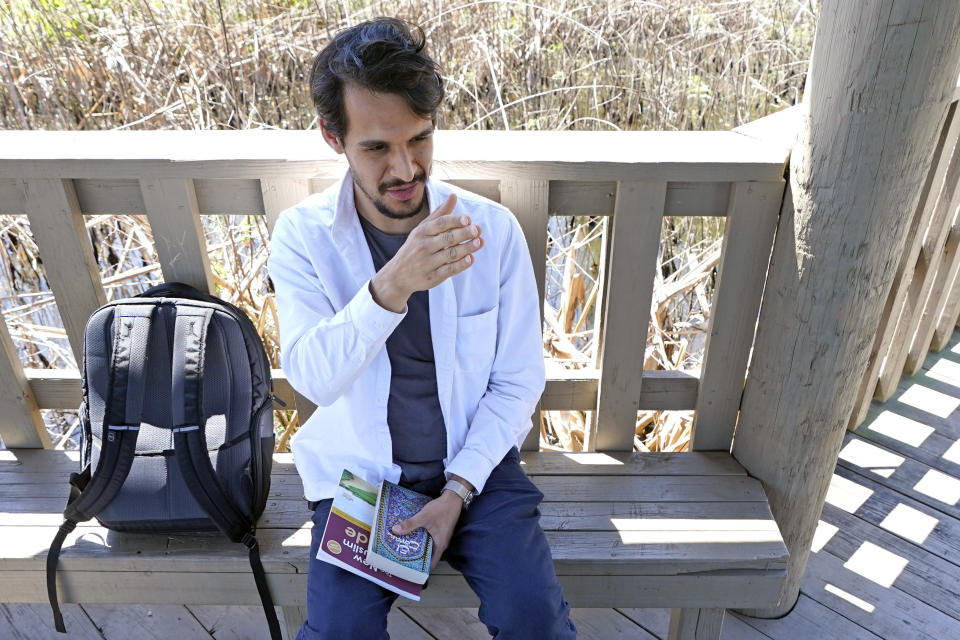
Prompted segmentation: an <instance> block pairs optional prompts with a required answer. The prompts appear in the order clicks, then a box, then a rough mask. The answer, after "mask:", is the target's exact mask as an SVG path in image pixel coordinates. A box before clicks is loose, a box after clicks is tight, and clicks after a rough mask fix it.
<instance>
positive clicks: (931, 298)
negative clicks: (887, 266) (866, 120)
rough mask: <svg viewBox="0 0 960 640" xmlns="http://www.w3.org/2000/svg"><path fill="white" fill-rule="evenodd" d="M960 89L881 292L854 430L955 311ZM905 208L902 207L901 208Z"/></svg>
mask: <svg viewBox="0 0 960 640" xmlns="http://www.w3.org/2000/svg"><path fill="white" fill-rule="evenodd" d="M958 142H960V87H957V89H956V91H955V92H954V94H953V100H952V101H951V103H950V105H949V107H948V109H947V113H946V117H945V118H944V122H943V127H942V128H941V130H940V136H939V138H938V141H937V146H936V148H935V149H934V153H933V161H932V162H931V164H930V168H929V170H928V172H927V179H926V181H925V182H924V185H923V190H922V191H921V192H920V200H919V202H918V204H917V208H916V211H914V212H910V213H911V214H912V216H911V220H910V227H909V229H908V231H907V238H906V244H905V246H904V250H903V254H902V255H901V256H900V260H899V262H898V263H897V273H896V276H895V279H894V282H893V286H892V287H891V289H890V293H889V295H888V296H887V301H886V305H885V306H884V310H883V315H882V317H881V320H880V326H879V328H878V330H877V334H876V337H875V338H874V342H873V349H872V351H871V353H870V363H869V364H868V365H867V372H866V375H865V376H864V378H863V381H862V382H861V385H860V390H859V393H858V395H857V402H856V405H855V406H854V410H853V414H852V415H851V417H850V423H849V425H848V426H849V428H850V429H854V428H856V426H857V425H859V424H860V423H861V422H863V421H864V419H865V418H866V417H867V410H868V409H869V408H870V401H871V400H878V401H880V402H886V401H887V400H888V399H889V398H890V397H891V396H892V395H893V393H894V392H895V391H896V390H897V385H898V384H899V382H900V378H901V376H903V375H907V376H912V375H914V374H915V373H917V371H919V370H920V367H921V366H922V365H923V361H924V359H925V358H926V354H927V352H928V351H940V350H941V349H943V348H944V347H945V346H946V344H947V341H948V340H949V339H950V336H951V335H953V328H954V327H955V326H957V323H958V316H960V282H957V274H958V273H960V251H958V250H957V249H958V245H960V144H958ZM905 213H906V212H905Z"/></svg>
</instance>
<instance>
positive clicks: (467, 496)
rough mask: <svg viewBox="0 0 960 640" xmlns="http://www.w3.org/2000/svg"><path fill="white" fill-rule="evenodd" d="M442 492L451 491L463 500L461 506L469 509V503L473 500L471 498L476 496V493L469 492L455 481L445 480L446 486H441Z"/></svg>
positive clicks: (460, 483)
mask: <svg viewBox="0 0 960 640" xmlns="http://www.w3.org/2000/svg"><path fill="white" fill-rule="evenodd" d="M443 490H444V491H452V492H453V493H455V494H457V495H458V496H460V499H461V500H463V506H464V507H469V506H470V502H471V501H472V500H473V497H474V496H475V495H477V493H476V491H471V490H470V489H467V487H466V486H464V484H463V483H462V482H457V481H456V480H453V479H451V480H447V484H445V485H443Z"/></svg>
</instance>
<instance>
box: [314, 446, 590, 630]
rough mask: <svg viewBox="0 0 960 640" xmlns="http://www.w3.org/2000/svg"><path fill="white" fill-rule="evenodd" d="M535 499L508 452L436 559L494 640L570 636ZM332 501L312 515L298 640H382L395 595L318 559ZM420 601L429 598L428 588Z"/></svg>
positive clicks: (517, 457)
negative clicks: (466, 588)
mask: <svg viewBox="0 0 960 640" xmlns="http://www.w3.org/2000/svg"><path fill="white" fill-rule="evenodd" d="M542 499H543V494H542V493H540V490H539V489H537V488H536V486H534V484H533V483H532V482H531V481H530V479H529V478H527V475H526V474H525V473H524V471H523V469H522V468H521V467H520V454H519V453H518V452H517V450H516V448H514V449H512V450H511V451H510V452H509V453H508V454H507V455H506V456H505V457H504V459H503V461H501V462H500V464H499V465H497V466H496V467H495V468H494V470H493V472H492V473H491V474H490V478H489V479H488V480H487V483H486V485H484V488H483V492H482V493H480V495H478V496H477V497H476V498H474V500H473V502H472V503H471V504H470V508H468V509H467V510H466V511H464V512H463V514H462V515H461V516H460V520H459V522H457V526H456V528H455V529H454V531H453V536H452V537H451V539H450V546H449V547H447V550H446V552H445V553H444V555H443V559H444V560H446V561H447V562H448V563H450V565H451V566H452V567H453V568H454V569H456V570H457V571H460V572H461V573H462V574H463V576H464V578H466V580H467V583H468V584H469V585H470V587H471V588H472V589H473V590H474V592H475V593H476V594H477V596H478V597H479V598H480V611H479V617H480V621H481V622H483V623H484V624H485V625H486V626H487V630H488V631H489V632H490V635H491V636H493V637H494V638H498V639H500V640H512V639H517V640H538V639H543V640H567V639H569V638H576V637H577V631H576V627H574V625H573V622H571V620H570V605H569V604H567V602H566V600H565V599H564V597H563V588H562V587H561V586H560V583H559V582H557V576H556V574H555V573H554V570H553V559H552V558H551V556H550V547H549V545H548V544H547V540H546V537H545V536H544V534H543V530H542V529H541V528H540V510H539V508H538V505H539V504H540V501H541V500H542ZM332 502H333V501H332V500H322V501H320V502H319V503H318V504H317V507H316V510H315V511H314V515H313V542H312V544H311V545H310V569H309V573H308V575H307V620H306V622H304V623H303V626H302V627H301V628H300V632H299V633H298V634H297V640H335V639H336V640H339V639H341V638H350V639H351V640H368V639H369V640H384V639H385V638H389V635H388V634H387V613H388V612H389V611H390V607H391V606H392V605H393V603H394V601H395V600H396V599H397V595H396V594H394V593H393V592H391V591H388V590H386V589H384V588H382V587H380V586H378V585H376V584H374V583H372V582H370V581H369V580H366V579H364V578H361V577H359V576H356V575H354V574H352V573H350V572H349V571H345V570H343V569H341V568H339V567H336V566H334V565H332V564H328V563H326V562H322V561H320V560H317V550H318V548H319V546H320V538H321V536H322V535H323V528H324V526H325V524H326V521H327V514H328V513H329V512H330V505H331V503H332ZM424 595H425V597H427V598H429V582H428V584H427V589H426V590H425V591H424Z"/></svg>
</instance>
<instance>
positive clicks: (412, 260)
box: [269, 18, 576, 640]
mask: <svg viewBox="0 0 960 640" xmlns="http://www.w3.org/2000/svg"><path fill="white" fill-rule="evenodd" d="M424 45H425V38H424V35H423V32H422V31H421V30H420V29H419V28H413V29H411V27H410V26H408V25H407V24H406V23H404V22H402V21H399V20H394V19H388V18H380V19H376V20H373V21H370V22H365V23H362V24H360V25H357V26H355V27H353V28H350V29H347V30H345V31H343V32H341V33H340V34H338V35H337V36H336V37H335V38H334V39H333V40H332V41H331V42H330V43H329V44H328V45H327V46H326V47H325V48H324V49H323V50H322V51H321V52H320V54H319V55H317V57H316V58H315V60H314V62H313V71H312V74H311V78H310V92H311V96H312V98H313V100H314V104H315V105H316V107H317V111H318V113H319V117H320V124H321V130H322V133H323V138H324V140H325V141H326V143H327V144H328V145H330V147H331V148H333V149H334V151H336V152H337V153H339V154H344V155H345V156H346V158H347V162H348V164H349V167H350V168H349V171H348V172H347V174H346V176H345V177H344V178H343V180H341V181H340V182H339V183H338V184H336V185H335V186H333V187H331V188H330V189H328V190H327V191H325V192H324V193H321V194H315V195H312V196H310V197H309V198H307V199H306V200H304V201H303V202H302V203H300V204H299V205H297V206H295V207H293V208H291V209H288V210H287V211H285V212H284V213H283V214H282V215H281V216H280V219H279V221H278V222H277V224H276V227H275V229H274V232H273V238H272V255H271V257H270V262H269V269H270V276H271V279H272V281H273V283H274V287H275V289H276V294H277V307H278V309H279V313H280V338H281V348H282V361H283V369H284V372H285V373H286V375H287V377H288V379H289V380H290V383H291V384H292V385H293V387H294V388H296V389H297V390H298V391H299V392H300V393H302V394H303V395H304V396H306V397H307V398H309V399H310V400H312V401H313V402H315V403H317V405H319V408H318V409H317V411H316V412H315V413H314V414H313V415H312V416H311V418H310V419H309V420H307V422H306V423H305V424H304V425H303V426H302V427H301V428H300V431H299V432H298V433H297V434H296V435H295V436H294V439H293V444H292V448H293V453H294V460H295V462H296V466H297V470H298V472H299V473H300V476H301V477H302V479H303V487H304V493H305V495H306V498H307V500H308V501H310V506H311V507H312V508H313V509H314V514H313V543H312V546H311V549H310V554H311V559H310V568H309V574H308V579H307V620H306V622H305V623H304V624H303V626H302V627H301V628H300V632H299V633H298V635H297V638H298V640H313V639H319V638H323V639H325V640H326V639H340V638H351V639H353V640H359V639H363V638H377V639H381V638H385V637H387V633H386V620H387V613H388V612H389V610H390V607H391V606H392V604H393V602H394V601H395V600H396V597H397V596H396V595H395V594H393V593H392V592H390V591H387V590H386V589H383V588H381V587H380V586H378V585H376V584H374V583H372V582H369V581H367V580H366V579H364V578H361V577H359V576H356V575H354V574H352V573H349V572H347V571H345V570H343V569H340V568H338V567H335V566H333V565H330V564H327V563H325V562H322V561H320V560H317V559H316V556H317V550H318V545H319V541H320V538H321V535H322V533H323V528H324V525H325V523H326V520H327V514H328V512H329V510H330V506H331V502H332V499H331V498H332V496H333V495H334V490H335V487H336V486H337V484H338V481H339V478H340V474H341V471H342V470H343V469H344V468H347V469H350V470H353V471H355V472H359V473H361V474H362V475H365V476H366V479H367V480H369V481H371V482H374V483H375V484H379V482H380V480H382V479H387V480H390V481H392V482H398V483H399V484H400V485H402V486H405V487H409V488H412V489H414V490H416V491H419V492H421V493H425V494H427V495H429V496H430V497H432V498H434V499H433V500H432V501H431V502H429V503H428V504H427V505H426V506H425V507H424V508H423V509H422V510H421V511H420V512H419V513H418V514H416V515H415V516H413V517H412V518H410V519H409V520H407V521H405V522H403V523H401V524H400V525H399V527H400V528H399V529H398V530H395V531H394V533H396V534H398V535H402V534H406V533H409V532H411V531H413V530H415V529H416V528H419V527H425V528H426V529H427V531H429V532H430V534H431V535H432V536H433V538H434V544H435V551H434V556H433V558H434V559H433V564H434V566H435V565H436V563H437V562H438V560H439V559H440V557H441V556H442V557H443V559H444V560H446V561H447V562H448V563H449V564H450V565H451V566H452V567H454V568H455V569H457V570H458V571H460V572H462V573H463V575H464V577H465V578H466V580H467V582H468V583H469V585H470V587H471V588H472V589H473V590H474V591H475V592H476V594H477V596H478V597H479V598H480V601H481V606H480V612H479V617H480V620H481V621H482V622H483V623H485V624H486V625H487V629H488V630H489V631H490V633H491V635H493V636H495V637H497V638H504V639H507V638H519V639H524V640H530V639H537V638H543V639H566V638H574V637H576V629H575V627H574V625H573V623H572V622H571V621H570V615H569V614H570V606H569V605H568V604H567V602H566V600H565V599H564V596H563V590H562V588H561V586H560V584H559V582H558V581H557V578H556V575H555V572H554V567H553V561H552V558H551V554H550V548H549V545H548V544H547V540H546V537H545V536H544V534H543V530H542V529H541V528H540V524H539V509H538V505H539V503H540V501H541V500H542V499H543V494H542V493H541V492H540V491H539V490H538V489H537V488H536V487H535V486H534V485H533V483H532V482H531V481H530V480H529V479H528V478H527V476H526V474H525V473H524V471H523V470H522V469H521V467H520V456H519V452H518V450H517V444H518V443H520V442H522V440H523V438H524V436H525V435H526V433H527V432H528V431H529V429H530V427H531V420H530V416H531V414H532V412H533V410H534V408H535V407H536V404H537V401H538V399H539V397H540V394H541V393H542V391H543V387H544V379H545V373H544V365H543V356H542V351H541V349H542V347H541V333H540V312H539V302H538V294H537V287H536V284H535V280H534V275H533V268H532V264H531V260H530V255H529V252H528V250H527V245H526V242H525V241H524V237H523V233H522V231H521V229H520V226H519V224H518V223H517V221H516V219H515V218H514V217H513V215H512V214H511V213H510V212H509V210H507V209H506V208H504V207H502V206H500V205H498V204H496V203H494V202H491V201H489V200H486V199H484V198H481V197H479V196H476V195H474V194H471V193H469V192H466V191H463V190H461V189H458V188H456V187H453V186H452V185H448V184H444V183H442V182H439V181H437V180H433V179H431V178H430V169H431V162H432V157H433V132H434V126H435V123H436V113H437V110H438V109H439V107H440V103H441V101H442V100H443V95H444V90H443V82H442V80H441V78H440V75H439V73H438V70H437V66H436V64H435V63H434V61H433V60H432V59H431V58H430V57H429V56H428V55H427V53H426V51H425V49H424ZM431 207H432V212H431ZM384 346H385V347H386V348H384ZM431 568H432V567H431Z"/></svg>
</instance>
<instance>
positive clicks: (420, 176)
mask: <svg viewBox="0 0 960 640" xmlns="http://www.w3.org/2000/svg"><path fill="white" fill-rule="evenodd" d="M426 180H427V173H426V172H425V171H421V172H419V173H417V174H416V175H415V176H413V180H410V181H409V182H408V181H405V180H391V181H390V182H381V183H380V185H379V186H378V189H379V190H380V193H381V194H385V193H386V192H387V189H392V188H394V187H402V186H404V185H408V184H414V183H415V182H426Z"/></svg>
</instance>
